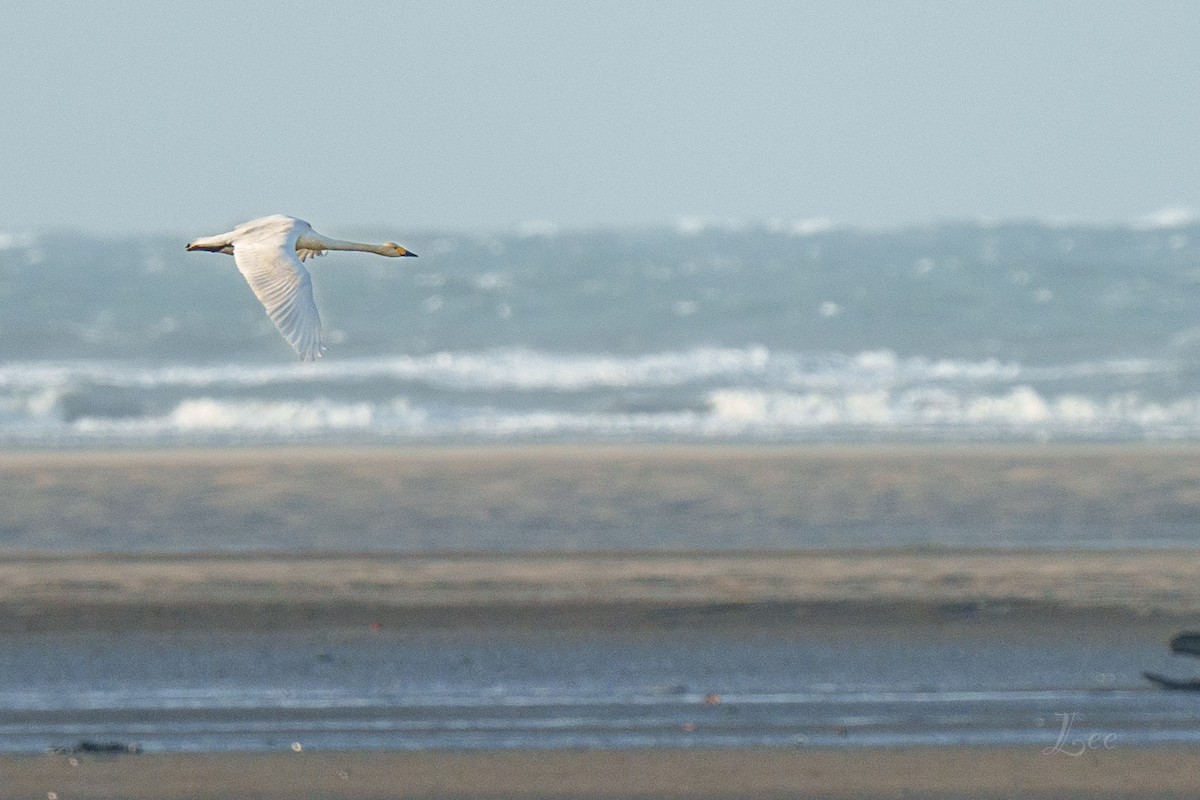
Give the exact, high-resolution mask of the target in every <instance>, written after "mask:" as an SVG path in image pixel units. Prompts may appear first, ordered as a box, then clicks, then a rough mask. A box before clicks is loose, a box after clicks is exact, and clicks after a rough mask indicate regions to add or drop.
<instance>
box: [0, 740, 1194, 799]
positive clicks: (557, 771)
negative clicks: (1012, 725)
mask: <svg viewBox="0 0 1200 800" xmlns="http://www.w3.org/2000/svg"><path fill="white" fill-rule="evenodd" d="M1198 755H1200V752H1198V751H1197V749H1196V748H1188V747H1161V748H1146V749H1138V748H1128V747H1126V748H1112V749H1104V748H1103V746H1099V747H1097V748H1093V749H1087V748H1086V747H1085V749H1084V751H1083V752H1081V754H1080V755H1079V756H1070V755H1067V754H1065V753H1054V752H1051V753H1047V752H1046V748H1041V747H1029V748H1016V747H979V748H974V747H953V746H951V747H928V748H897V749H874V750H872V749H861V748H846V749H824V750H822V749H799V748H797V749H767V748H759V749H730V750H705V749H698V748H697V749H685V750H671V749H664V750H596V751H587V750H566V751H505V752H427V753H391V752H309V751H304V752H301V753H269V754H258V755H250V754H180V755H159V754H146V755H137V756H123V757H120V758H101V757H89V756H81V757H78V758H74V759H68V758H67V757H65V756H6V757H0V779H2V781H3V788H2V789H0V796H3V797H50V796H57V797H61V798H62V799H63V800H89V799H90V798H97V800H98V799H99V798H111V797H121V798H124V799H125V800H142V798H145V800H151V798H154V800H191V799H192V798H201V797H203V798H210V800H222V799H223V798H229V799H230V800H233V799H234V798H237V799H238V800H250V799H251V798H261V799H262V800H266V799H267V798H293V797H314V798H316V797H320V798H340V797H345V798H351V797H354V798H377V799H378V800H383V799H384V798H430V799H432V798H450V797H455V798H492V799H493V800H500V798H514V800H515V798H544V797H550V796H553V797H565V798H618V797H623V798H632V797H636V798H647V799H649V798H726V797H727V798H746V799H751V798H783V797H796V796H804V797H818V798H820V797H827V798H835V797H837V798H843V797H856V798H876V797H878V798H883V797H905V796H913V795H914V794H915V795H917V796H939V797H940V796H947V795H953V796H967V797H974V798H993V797H994V798H1000V797H1014V796H1018V795H1019V796H1021V797H1039V798H1041V797H1046V798H1051V797H1053V798H1076V797H1078V798H1084V797H1105V798H1147V799H1148V800H1149V799H1150V798H1167V797H1180V798H1182V797H1195V796H1196V795H1197V793H1200V771H1197V770H1194V769H1185V768H1181V765H1184V764H1188V763H1194V761H1195V759H1196V758H1197V756H1198ZM72 762H74V763H72Z"/></svg>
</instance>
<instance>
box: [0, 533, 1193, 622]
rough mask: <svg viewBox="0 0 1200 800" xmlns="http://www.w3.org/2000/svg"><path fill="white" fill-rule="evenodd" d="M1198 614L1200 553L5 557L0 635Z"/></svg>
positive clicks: (0, 570) (0, 560)
mask: <svg viewBox="0 0 1200 800" xmlns="http://www.w3.org/2000/svg"><path fill="white" fill-rule="evenodd" d="M1021 611H1023V612H1026V613H1030V612H1035V611H1036V612H1038V613H1042V614H1046V613H1051V612H1055V613H1060V614H1071V613H1083V612H1088V613H1099V612H1103V613H1106V614H1109V615H1117V616H1124V617H1126V618H1135V619H1136V618H1150V617H1171V618H1178V619H1184V620H1186V619H1188V618H1189V617H1190V618H1193V619H1194V618H1195V617H1196V616H1197V615H1200V559H1197V558H1196V557H1195V554H1194V553H1193V552H1192V551H1187V550H1182V551H1173V550H1150V551H1142V552H1128V551H1115V552H1096V551H1083V552H1070V551H1068V552H1033V551H886V550H885V551H864V552H829V551H824V552H800V553H767V554H764V553H743V554H703V553H697V554H663V553H657V554H656V553H650V554H636V555H631V554H584V555H580V554H570V555H564V554H559V555H553V554H544V555H499V556H498V555H443V556H432V555H421V556H398V555H371V556H366V555H358V556H345V555H326V556H316V555H309V556H282V555H245V556H234V555H209V556H202V555H189V556H113V555H78V554H70V555H53V556H23V557H22V556H7V557H0V612H3V613H2V614H0V630H9V631H12V630H61V629H71V628H82V629H87V628H93V627H98V628H116V629H119V628H139V627H148V628H159V627H162V628H170V629H174V628H187V627H196V628H213V627H225V628H245V629H256V628H260V627H261V628H264V629H266V628H272V629H273V628H278V627H279V626H282V625H287V626H308V627H316V626H329V625H335V626H336V625H357V624H366V623H367V622H369V621H372V620H381V619H385V618H386V619H387V620H388V621H389V622H392V621H393V620H398V621H407V623H408V624H438V625H443V624H448V623H450V624H454V623H456V622H457V624H473V623H476V622H478V623H480V624H484V623H489V622H490V623H495V622H498V621H503V620H504V619H505V618H506V617H507V618H509V619H510V621H518V622H519V621H521V620H524V621H525V622H527V623H529V622H532V623H536V624H547V623H553V622H555V621H557V622H558V623H560V624H568V623H570V624H575V623H584V624H605V623H606V622H612V621H613V620H614V619H616V620H618V621H619V620H620V619H625V620H630V619H634V618H635V617H636V618H638V619H641V620H642V621H644V622H650V623H655V620H657V623H656V624H667V623H670V622H672V621H675V622H678V621H680V620H686V618H687V617H688V615H689V614H691V615H696V618H697V619H700V618H703V619H704V621H706V622H707V623H709V624H716V623H719V622H720V621H721V619H726V620H729V621H731V622H735V623H737V624H743V623H745V622H746V621H747V620H749V619H751V618H753V617H758V618H759V621H760V622H761V621H763V620H768V619H771V618H773V619H776V620H777V621H778V620H791V621H795V620H796V619H798V618H802V617H804V616H806V615H808V616H810V617H811V616H821V615H825V616H830V615H837V614H838V613H839V612H842V613H845V614H853V615H857V616H860V617H861V616H864V615H865V616H868V617H876V618H879V619H887V618H890V619H893V620H896V619H903V618H909V619H911V621H916V622H921V621H925V622H928V621H937V620H938V619H943V618H958V617H964V616H991V617H1001V616H1005V615H1009V616H1018V615H1017V614H1016V613H1014V612H1021Z"/></svg>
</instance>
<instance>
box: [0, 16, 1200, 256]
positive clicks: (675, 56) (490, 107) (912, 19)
mask: <svg viewBox="0 0 1200 800" xmlns="http://www.w3.org/2000/svg"><path fill="white" fill-rule="evenodd" d="M178 6H179V7H176V4H163V3H135V2H103V3H101V2H95V3H79V2H71V3H53V2H44V1H39V2H26V0H9V1H8V2H6V3H4V4H3V6H0V230H14V229H28V228H33V229H40V228H46V227H59V226H70V227H78V228H82V229H85V230H107V231H112V232H115V233H134V232H171V233H176V232H185V233H195V232H199V233H210V232H213V231H215V230H218V229H221V228H222V227H223V226H226V225H228V224H231V223H233V222H236V221H239V220H242V219H245V218H248V217H252V216H257V215H260V214H267V213H275V212H284V213H291V214H296V215H299V216H304V217H306V218H308V219H309V220H310V221H312V222H313V223H314V224H315V225H317V226H318V229H320V230H331V231H335V230H338V229H339V228H340V229H345V228H346V227H347V226H355V227H361V226H372V227H376V226H384V227H387V228H389V229H391V228H395V229H396V230H397V235H399V234H401V233H403V231H404V230H412V229H416V228H422V229H426V228H430V227H436V228H452V229H480V228H485V229H488V228H508V227H512V226H517V225H520V224H522V223H526V222H529V221H531V220H547V221H550V222H553V223H556V224H559V225H563V226H569V227H574V226H591V225H609V224H637V225H640V224H661V223H666V224H670V223H672V222H673V221H675V220H676V219H678V218H679V217H682V216H691V217H703V218H713V219H718V220H740V221H744V222H756V221H763V220H769V219H797V218H811V217H828V218H830V219H832V220H834V221H836V222H840V223H847V224H862V225H896V224H907V223H920V222H929V221H935V220H943V219H970V218H978V217H985V218H1000V219H1007V218H1014V217H1022V218H1023V217H1043V218H1053V219H1059V220H1079V221H1097V222H1102V221H1113V220H1120V221H1124V220H1132V219H1136V218H1138V217H1140V216H1142V215H1144V214H1147V213H1149V212H1152V211H1155V210H1156V209H1159V208H1163V207H1170V206H1181V207H1189V208H1195V207H1200V154H1198V152H1197V149H1198V144H1197V143H1200V44H1198V43H1200V3H1194V2H1157V3H1146V2H1103V1H1101V0H1097V2H1071V3H1068V2H1057V3H1055V2H1045V0H1042V1H1040V2H989V3H984V2H979V3H971V2H907V3H902V2H894V3H883V2H878V3H869V2H815V3H803V2H787V1H786V0H783V1H781V2H766V1H764V2H728V3H712V2H692V1H688V2H646V0H642V1H641V2H629V3H617V2H587V3H571V2H506V3H483V2H478V3H465V2H462V3H449V2H444V1H443V2H437V1H434V2H396V3H386V2H359V3H354V2H350V3H327V2H288V3H282V2H280V3H263V2H249V3H243V2H204V3H181V4H178Z"/></svg>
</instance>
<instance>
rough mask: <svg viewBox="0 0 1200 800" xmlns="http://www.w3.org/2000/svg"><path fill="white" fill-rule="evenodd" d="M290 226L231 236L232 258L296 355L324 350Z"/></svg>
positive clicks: (309, 287) (313, 356)
mask: <svg viewBox="0 0 1200 800" xmlns="http://www.w3.org/2000/svg"><path fill="white" fill-rule="evenodd" d="M295 247H296V232H295V230H294V229H292V230H286V231H283V230H281V231H279V232H278V233H273V235H261V236H255V237H253V238H251V237H243V238H239V239H237V240H235V244H234V250H233V260H234V261H235V262H236V263H237V268H238V270H239V271H240V272H241V273H242V275H243V276H244V277H245V278H246V282H247V283H249V284H250V288H251V289H252V290H253V291H254V295H255V297H257V298H258V299H259V302H261V303H262V304H263V307H264V308H265V309H266V310H267V316H269V317H270V318H271V321H272V322H274V323H275V327H276V328H278V329H279V332H280V333H281V334H283V338H284V339H287V342H288V344H290V345H291V346H292V347H293V348H295V350H296V352H297V353H299V354H300V358H302V359H304V360H305V361H313V360H315V359H318V358H320V357H321V354H322V353H323V352H325V345H324V344H323V343H322V342H321V318H320V316H318V314H317V304H316V303H315V302H314V301H313V290H312V276H310V275H309V274H308V270H306V269H305V268H304V265H303V264H301V263H300V259H299V258H297V256H296V250H295Z"/></svg>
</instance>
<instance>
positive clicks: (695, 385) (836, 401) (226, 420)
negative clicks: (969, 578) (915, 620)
mask: <svg viewBox="0 0 1200 800" xmlns="http://www.w3.org/2000/svg"><path fill="white" fill-rule="evenodd" d="M1174 369H1176V367H1175V365H1173V364H1171V363H1170V362H1163V361H1154V360H1131V359H1126V360H1113V361H1106V362H1080V363H1076V364H1066V365H1061V366H1038V367H1026V366H1022V365H1021V364H1019V363H1015V362H1004V361H1000V360H996V359H983V360H979V361H970V360H954V359H926V358H920V357H912V358H904V357H900V356H898V355H897V354H895V353H894V352H891V351H888V350H874V351H864V352H861V353H857V354H853V355H844V354H838V353H798V352H787V351H773V350H769V349H768V348H765V347H758V346H751V347H742V348H695V349H690V350H681V351H667V352H662V353H654V354H639V355H630V356H622V355H612V354H561V353H547V352H541V351H532V350H525V349H498V350H492V351H479V352H443V353H432V354H427V355H420V356H397V357H392V358H377V359H357V360H353V359H352V360H345V361H334V360H330V361H328V362H325V363H321V364H317V365H303V364H280V365H248V364H240V365H236V364H235V365H216V366H180V365H172V366H145V365H137V364H120V363H98V362H73V363H45V362H39V363H32V364H8V365H3V366H0V440H5V439H7V440H9V441H12V440H14V439H21V440H24V439H31V438H32V439H36V437H37V436H38V435H41V434H45V435H48V436H51V437H53V436H59V435H66V436H76V437H84V438H86V439H88V440H93V441H95V440H103V439H104V437H108V436H112V437H117V438H122V437H124V438H132V439H140V440H154V439H155V438H156V437H167V438H184V439H188V438H199V439H206V438H213V437H217V438H220V437H226V438H234V439H236V438H240V437H243V436H248V437H265V438H276V439H286V438H287V437H289V436H309V437H311V436H316V437H325V438H335V439H336V438H337V437H339V436H344V435H345V436H362V437H380V438H385V439H387V438H390V439H395V440H402V439H414V438H415V439H423V438H427V439H444V438H458V439H504V438H520V437H531V436H532V437H550V438H554V437H558V438H570V437H578V438H614V437H616V438H621V437H624V438H629V437H650V438H679V437H683V438H689V437H690V438H713V437H718V438H719V437H725V438H739V437H748V438H756V439H771V438H778V439H784V440H788V439H805V438H829V437H833V438H836V437H839V436H849V437H854V436H858V435H869V436H873V437H893V438H900V439H903V438H912V437H916V438H931V437H932V438H966V439H971V438H995V437H1001V436H1006V435H1015V436H1019V437H1039V438H1040V437H1055V436H1065V437H1084V438H1096V437H1099V438H1104V437H1126V438H1127V437H1139V438H1156V437H1159V438H1161V437H1181V436H1183V437H1193V438H1200V398H1197V397H1196V396H1193V395H1191V394H1187V393H1184V394H1179V393H1178V392H1175V391H1174V390H1172V388H1171V387H1173V386H1174V385H1175V380H1174V377H1173V373H1172V370H1174ZM1160 376H1166V377H1165V379H1162V378H1160ZM1148 383H1149V384H1154V385H1157V386H1159V387H1160V388H1159V391H1158V392H1157V393H1156V394H1145V393H1144V391H1143V392H1142V393H1139V392H1135V391H1131V389H1130V387H1137V388H1144V387H1146V386H1147V385H1148ZM1116 387H1122V388H1116ZM1163 387H1166V388H1165V390H1164V388H1163Z"/></svg>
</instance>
